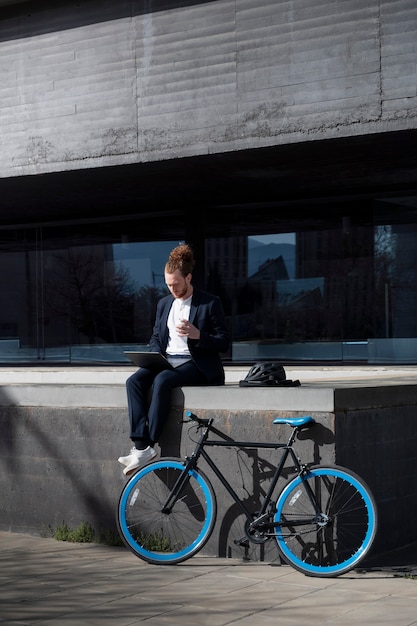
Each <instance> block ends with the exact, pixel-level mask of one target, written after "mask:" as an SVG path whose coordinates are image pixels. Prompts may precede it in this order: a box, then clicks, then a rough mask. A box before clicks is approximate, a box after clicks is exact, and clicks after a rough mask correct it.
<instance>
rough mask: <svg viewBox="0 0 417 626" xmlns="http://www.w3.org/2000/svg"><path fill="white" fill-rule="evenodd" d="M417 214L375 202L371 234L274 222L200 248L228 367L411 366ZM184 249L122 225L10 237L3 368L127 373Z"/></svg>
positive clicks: (325, 222) (365, 228)
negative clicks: (225, 334) (172, 262)
mask: <svg viewBox="0 0 417 626" xmlns="http://www.w3.org/2000/svg"><path fill="white" fill-rule="evenodd" d="M415 204H417V203H416V202H415V200H414V199H410V198H407V199H406V200H404V199H402V200H401V199H390V201H383V200H378V201H376V202H375V203H374V212H373V219H369V215H370V212H369V210H367V211H366V219H363V220H362V219H361V212H360V211H357V210H356V208H355V211H352V212H351V214H349V213H346V215H344V216H340V215H339V216H338V217H337V215H336V216H335V215H333V214H330V213H329V211H328V210H327V209H326V211H324V212H323V214H322V215H321V216H320V218H319V217H317V219H315V220H314V222H313V221H312V220H309V221H308V223H307V222H306V221H305V220H303V219H297V221H294V222H293V224H292V225H293V226H294V228H293V229H292V230H290V229H288V232H280V230H279V228H278V226H277V227H276V228H275V231H276V232H274V225H273V223H272V221H271V223H268V220H267V218H268V219H269V218H270V216H271V213H269V214H268V215H265V216H263V219H262V220H259V221H260V223H262V224H263V228H264V230H263V231H261V232H259V230H260V229H259V226H258V225H257V224H255V223H253V224H252V225H251V224H250V223H247V222H245V223H242V224H239V223H235V224H234V225H233V235H231V236H224V235H222V236H217V237H216V236H211V237H207V238H206V239H205V240H204V246H203V245H202V244H201V242H200V243H199V248H198V249H199V250H200V251H202V255H204V259H199V258H198V255H197V263H199V261H200V263H202V268H203V270H204V271H203V272H202V274H203V281H202V282H203V284H201V276H200V275H199V276H198V278H199V286H201V287H203V288H205V289H207V291H210V292H212V293H215V294H217V295H218V296H219V297H220V298H221V300H222V302H223V305H224V309H225V313H226V316H227V320H228V324H229V327H230V332H231V337H232V347H231V350H230V352H229V353H228V354H227V355H225V358H226V359H229V360H232V361H234V362H253V361H255V360H259V359H276V360H282V361H291V360H296V361H310V362H311V361H318V362H322V361H338V362H344V361H346V362H352V361H362V362H369V363H383V362H386V363H390V362H396V363H416V362H417V356H416V355H417V316H416V315H415V311H416V309H417V287H416V284H417V280H416V279H417V211H415V210H414V205H415ZM254 222H255V217H254ZM115 224H116V225H115ZM289 224H291V220H290V219H289V220H288V224H287V226H288V225H289ZM141 227H142V225H141ZM267 227H268V232H265V230H266V228H267ZM127 230H129V232H130V233H131V234H130V235H129V237H127V236H126V235H123V234H122V233H123V232H126V231H127ZM149 231H150V226H149V228H148V230H147V233H148V235H149ZM224 231H225V229H224V227H223V225H222V224H218V225H217V226H216V225H213V224H211V225H210V232H211V233H215V232H217V233H222V232H224ZM177 234H178V235H179V236H180V237H181V235H182V233H180V232H177ZM178 243H179V241H178V239H177V240H170V241H158V234H157V233H155V236H154V240H153V241H141V240H140V232H138V229H136V231H135V230H134V229H132V228H130V229H128V228H127V225H126V224H124V225H120V227H119V226H117V222H114V221H113V222H112V223H111V224H110V223H109V224H101V225H97V224H94V225H91V226H90V227H89V226H88V225H87V226H85V225H84V226H83V228H82V229H81V226H80V229H79V230H77V229H76V228H75V227H74V226H72V227H71V228H69V227H58V226H56V227H50V228H43V229H42V228H34V229H19V228H16V230H13V229H8V230H7V231H4V232H1V233H0V260H1V267H2V272H1V274H0V287H1V290H2V306H1V308H0V362H1V363H25V362H28V363H34V362H40V363H42V362H49V363H52V362H60V363H85V362H101V363H106V362H120V363H122V362H127V360H126V358H125V357H124V354H123V352H124V350H126V349H143V348H144V347H145V346H146V345H147V343H148V341H149V338H150V335H151V332H152V327H153V322H154V316H155V308H156V303H157V301H158V299H159V298H160V297H161V296H162V295H165V294H166V293H167V290H166V286H165V281H164V271H163V270H164V264H165V261H166V259H167V256H168V254H169V252H170V250H172V248H173V247H175V246H176V245H178ZM199 269H200V267H199ZM196 279H197V275H196Z"/></svg>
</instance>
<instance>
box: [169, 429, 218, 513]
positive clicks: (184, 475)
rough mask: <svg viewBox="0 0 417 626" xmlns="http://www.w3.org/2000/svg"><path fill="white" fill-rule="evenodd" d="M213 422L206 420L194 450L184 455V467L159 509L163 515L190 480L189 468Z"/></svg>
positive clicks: (194, 460) (193, 463) (200, 449)
mask: <svg viewBox="0 0 417 626" xmlns="http://www.w3.org/2000/svg"><path fill="white" fill-rule="evenodd" d="M212 422H213V419H209V420H207V427H206V428H205V429H204V431H203V433H202V434H201V436H200V439H199V441H198V443H197V445H196V447H195V450H194V452H193V453H192V455H191V456H190V457H186V459H185V462H184V469H183V471H182V472H181V473H180V475H179V476H178V478H177V480H176V481H175V483H174V486H173V487H172V489H171V491H170V493H169V495H168V498H167V500H166V502H165V503H164V505H163V507H162V509H161V511H162V513H164V515H169V514H170V513H171V511H172V508H173V506H174V505H175V503H176V502H177V501H178V500H179V499H180V497H181V496H180V494H181V493H182V491H183V489H184V487H185V486H186V484H187V483H188V482H189V480H190V470H192V469H194V467H195V466H196V464H197V461H198V458H199V456H200V454H201V451H202V449H203V446H204V443H205V441H206V440H207V438H208V435H209V426H210V425H211V423H212Z"/></svg>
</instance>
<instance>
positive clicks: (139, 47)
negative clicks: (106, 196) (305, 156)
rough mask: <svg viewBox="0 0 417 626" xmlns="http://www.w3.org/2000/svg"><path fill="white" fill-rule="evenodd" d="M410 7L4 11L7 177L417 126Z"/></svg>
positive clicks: (111, 5)
mask: <svg viewBox="0 0 417 626" xmlns="http://www.w3.org/2000/svg"><path fill="white" fill-rule="evenodd" d="M416 35H417V5H416V3H415V2H413V1H412V0H396V2H392V0H372V1H371V2H362V1H361V0H349V1H348V2H346V1H344V0H322V1H321V2H319V3H317V2H316V1H315V0H304V1H303V2H293V1H292V0H287V1H285V2H276V0H240V1H239V2H236V1H235V0H217V1H216V2H214V1H212V0H206V1H203V0H188V1H187V0H182V1H179V0H171V1H170V2H168V1H162V0H154V1H152V0H151V1H145V0H136V1H134V0H132V1H128V0H117V1H110V0H107V1H105V2H102V1H98V0H91V1H88V2H86V1H84V2H71V1H64V2H59V3H56V2H46V1H32V2H26V3H23V4H18V5H12V6H5V7H2V6H0V59H1V81H0V103H1V104H0V138H1V139H0V142H1V143H0V146H1V149H0V176H1V177H8V176H16V175H21V174H38V173H42V172H52V171H60V170H66V169H78V168H89V167H95V166H102V165H110V164H123V163H130V162H142V161H149V160H158V159H166V158H175V157H179V156H189V155H198V154H205V153H210V152H221V151H230V150H236V149H242V148H248V147H250V148H254V147H260V146H267V145H275V144H282V143H288V142H296V141H305V140H306V139H312V140H314V139H321V138H332V137H340V136H349V135H357V134H363V133H371V132H381V131H390V130H402V129H407V128H415V127H416V125H417V117H416V111H417V106H416V104H417V94H416V87H415V85H416V79H417V65H416V62H415V61H416V50H417V36H416Z"/></svg>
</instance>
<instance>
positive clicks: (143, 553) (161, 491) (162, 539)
mask: <svg viewBox="0 0 417 626" xmlns="http://www.w3.org/2000/svg"><path fill="white" fill-rule="evenodd" d="M174 492H175V495H173V494H174ZM170 496H172V497H171V498H170ZM216 509H217V507H216V498H215V495H214V492H213V488H212V486H211V484H210V482H209V480H208V479H207V478H206V477H205V476H204V474H203V473H202V472H200V470H198V471H197V470H195V469H194V470H189V471H188V472H186V470H185V468H184V463H183V462H182V461H181V460H180V459H161V460H159V461H156V462H155V463H151V464H150V465H147V466H146V467H144V468H142V469H141V470H139V471H138V472H137V473H136V474H134V476H133V477H132V478H131V479H130V480H129V482H128V483H127V484H126V485H125V487H124V489H123V491H122V493H121V495H120V499H119V505H118V509H117V526H118V530H119V533H120V535H121V537H122V539H123V541H124V543H125V544H126V546H127V547H128V548H130V550H132V552H134V553H135V554H136V555H137V556H138V557H140V558H141V559H144V560H145V561H147V562H148V563H155V564H159V565H163V564H174V563H180V562H181V561H185V560H186V559H189V558H190V557H191V556H193V555H194V554H196V553H197V552H198V551H199V550H201V548H202V547H203V546H204V545H205V543H206V542H207V541H208V539H209V537H210V535H211V533H212V530H213V526H214V523H215V519H216Z"/></svg>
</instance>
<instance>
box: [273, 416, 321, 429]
mask: <svg viewBox="0 0 417 626" xmlns="http://www.w3.org/2000/svg"><path fill="white" fill-rule="evenodd" d="M315 423H316V420H315V419H313V418H312V417H311V415H305V416H304V417H276V418H275V419H274V424H288V426H292V427H293V428H300V427H301V426H307V425H308V426H312V425H313V424H315Z"/></svg>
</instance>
